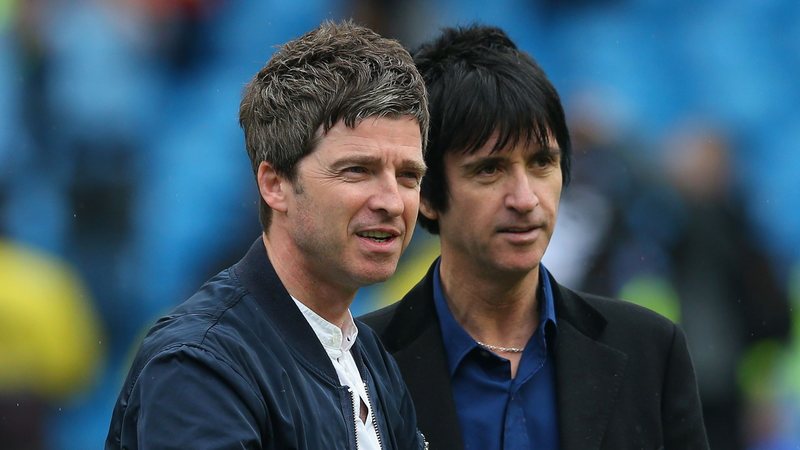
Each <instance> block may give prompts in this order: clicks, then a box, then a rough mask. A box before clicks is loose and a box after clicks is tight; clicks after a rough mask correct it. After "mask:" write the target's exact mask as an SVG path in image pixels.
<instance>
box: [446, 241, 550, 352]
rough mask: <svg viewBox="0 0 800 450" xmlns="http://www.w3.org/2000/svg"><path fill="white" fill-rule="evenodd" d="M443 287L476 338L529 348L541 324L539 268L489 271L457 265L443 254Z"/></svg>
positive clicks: (457, 316)
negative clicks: (511, 271)
mask: <svg viewBox="0 0 800 450" xmlns="http://www.w3.org/2000/svg"><path fill="white" fill-rule="evenodd" d="M440 274H441V280H442V289H443V290H444V294H445V299H446V301H447V304H448V306H449V307H450V310H451V311H452V312H453V317H454V318H455V319H456V321H457V322H458V323H459V324H460V325H461V326H462V327H463V328H464V329H465V330H466V331H467V333H469V334H470V335H471V336H472V337H473V338H474V339H476V340H478V341H481V342H484V343H487V344H491V345H495V346H501V347H525V344H526V343H527V342H528V340H529V339H530V337H531V336H532V335H533V333H534V332H535V331H536V328H537V326H538V324H539V308H538V302H539V299H538V298H537V293H538V286H539V269H538V267H537V268H536V269H534V270H531V271H529V272H525V273H521V274H496V273H492V274H487V273H486V272H485V271H484V270H479V269H478V268H474V267H464V266H462V265H459V264H453V263H452V262H451V261H450V260H448V259H447V258H446V256H445V255H444V254H443V255H442V259H441V265H440Z"/></svg>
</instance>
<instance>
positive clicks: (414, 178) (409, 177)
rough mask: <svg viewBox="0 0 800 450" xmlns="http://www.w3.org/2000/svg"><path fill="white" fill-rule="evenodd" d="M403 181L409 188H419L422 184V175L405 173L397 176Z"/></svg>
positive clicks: (410, 172) (411, 172)
mask: <svg viewBox="0 0 800 450" xmlns="http://www.w3.org/2000/svg"><path fill="white" fill-rule="evenodd" d="M397 177H398V178H400V179H401V180H402V183H403V185H405V186H408V187H412V188H413V187H417V186H419V185H420V183H421V182H422V174H420V173H419V172H413V171H405V172H400V173H399V174H398V176H397Z"/></svg>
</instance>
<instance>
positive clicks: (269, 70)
mask: <svg viewBox="0 0 800 450" xmlns="http://www.w3.org/2000/svg"><path fill="white" fill-rule="evenodd" d="M405 115H408V116H412V117H414V118H416V120H417V122H419V127H420V132H421V133H422V150H423V153H424V151H425V149H426V147H427V133H428V121H429V117H428V105H427V97H426V93H425V85H424V82H423V80H422V77H421V76H420V74H419V72H418V71H417V69H416V67H415V66H414V61H413V60H412V59H411V56H410V55H409V53H408V51H406V50H405V49H404V48H403V46H402V45H401V44H400V43H399V42H397V41H395V40H392V39H387V38H384V37H381V36H380V35H378V34H377V33H375V32H374V31H372V30H370V29H368V28H364V27H362V26H358V25H356V24H354V23H353V22H351V21H344V22H341V23H334V22H331V21H326V22H324V23H322V24H321V25H320V26H319V27H318V28H316V29H314V30H312V31H310V32H308V33H306V34H305V35H303V36H301V37H299V38H297V39H294V40H292V41H289V42H287V43H286V44H285V45H283V46H282V47H280V48H279V49H278V50H277V51H276V52H275V54H274V55H273V56H272V58H271V59H270V60H269V62H267V65H266V66H264V67H263V68H262V69H261V70H260V71H259V72H258V73H257V74H256V75H255V77H253V79H252V80H251V81H250V83H248V85H247V87H246V88H245V92H244V96H243V98H242V103H241V105H240V108H239V124H240V125H241V127H242V129H243V130H244V135H245V145H246V147H247V153H248V155H249V157H250V162H251V164H252V167H253V171H254V172H255V173H256V174H257V173H258V166H259V165H260V164H261V162H262V161H266V162H268V163H270V164H271V165H272V166H273V167H274V168H275V170H276V172H278V173H279V174H281V175H284V176H286V177H288V178H289V179H290V180H293V179H294V177H295V176H296V171H295V168H296V165H297V163H298V162H299V161H300V160H301V159H302V158H303V157H305V156H306V155H308V154H309V153H311V152H312V151H313V150H314V147H315V142H316V137H317V131H318V130H319V129H320V127H322V131H323V133H326V132H328V130H330V129H331V127H333V126H334V125H335V124H336V123H337V122H338V121H339V120H343V121H344V123H345V125H347V126H348V127H351V128H354V127H355V126H356V125H358V123H359V122H360V121H361V120H362V119H364V118H367V117H375V116H377V117H384V116H388V117H399V116H405ZM259 218H260V220H261V226H262V228H263V229H264V231H265V232H267V231H268V229H269V225H270V222H271V219H272V210H271V209H270V207H269V206H268V205H267V204H266V203H265V202H264V201H263V199H262V200H261V202H260V211H259Z"/></svg>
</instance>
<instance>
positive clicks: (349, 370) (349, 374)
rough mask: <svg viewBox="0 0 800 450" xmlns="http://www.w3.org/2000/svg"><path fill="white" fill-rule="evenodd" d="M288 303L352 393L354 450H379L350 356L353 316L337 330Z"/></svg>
mask: <svg viewBox="0 0 800 450" xmlns="http://www.w3.org/2000/svg"><path fill="white" fill-rule="evenodd" d="M292 300H294V303H295V304H296V305H297V307H298V308H299V309H300V312H302V313H303V317H305V318H306V321H308V324H309V325H311V329H313V330H314V334H316V335H317V339H319V341H320V343H322V346H323V347H324V348H325V352H327V353H328V357H329V358H330V359H331V362H332V363H333V367H334V368H335V369H336V375H338V377H339V383H341V385H342V386H347V387H349V388H350V392H351V393H355V395H351V396H350V398H351V400H352V402H353V414H354V417H353V420H354V421H355V428H356V439H357V441H358V448H359V449H366V450H380V448H381V446H380V442H379V439H378V435H377V431H376V429H375V427H374V426H373V424H372V422H373V420H372V405H371V404H370V401H369V396H368V395H367V389H366V386H365V384H364V381H363V380H362V379H361V374H360V373H359V372H358V366H356V361H355V360H354V359H353V354H352V353H351V352H350V348H352V347H353V344H355V342H356V338H357V337H358V328H357V327H356V324H355V322H353V315H352V314H350V311H347V319H345V322H344V324H343V326H342V328H339V327H337V326H336V325H334V324H332V323H330V322H328V321H327V320H325V319H323V318H322V317H321V316H320V315H319V314H317V313H315V312H314V311H312V310H311V309H310V308H309V307H308V306H306V305H304V304H303V303H302V302H301V301H299V300H297V299H296V298H294V297H292ZM362 402H363V403H364V405H366V407H367V418H366V420H364V421H363V422H362V421H361V417H360V416H361V414H360V412H361V403H362Z"/></svg>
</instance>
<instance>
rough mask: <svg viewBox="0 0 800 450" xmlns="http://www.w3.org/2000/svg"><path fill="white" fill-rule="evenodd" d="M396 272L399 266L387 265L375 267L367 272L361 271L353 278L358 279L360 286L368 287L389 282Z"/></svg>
mask: <svg viewBox="0 0 800 450" xmlns="http://www.w3.org/2000/svg"><path fill="white" fill-rule="evenodd" d="M395 270H397V264H392V265H389V264H386V265H385V266H384V265H382V264H381V265H375V266H372V267H369V268H368V269H366V270H362V271H359V273H358V274H354V277H353V278H355V279H357V280H358V281H359V284H360V285H362V286H368V285H370V284H375V283H382V282H384V281H386V280H388V279H389V278H390V277H391V276H392V275H394V272H395Z"/></svg>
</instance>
